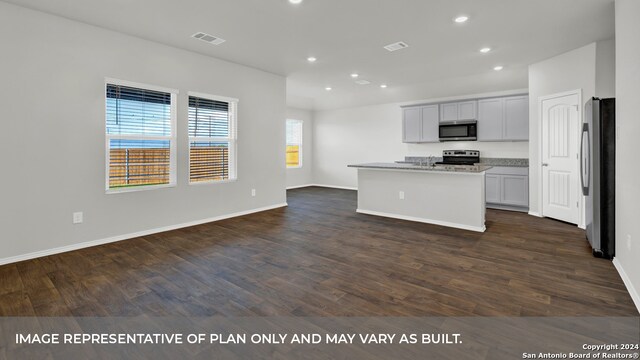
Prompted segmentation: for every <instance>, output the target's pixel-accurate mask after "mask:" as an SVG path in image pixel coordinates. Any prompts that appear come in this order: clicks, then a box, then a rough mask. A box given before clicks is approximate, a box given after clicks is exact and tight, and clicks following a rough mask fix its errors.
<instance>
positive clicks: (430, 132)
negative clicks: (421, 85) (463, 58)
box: [402, 95, 529, 143]
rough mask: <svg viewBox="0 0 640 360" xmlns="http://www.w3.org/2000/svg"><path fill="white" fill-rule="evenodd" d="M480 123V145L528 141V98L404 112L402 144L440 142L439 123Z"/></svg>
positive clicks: (405, 109) (431, 106) (420, 107)
mask: <svg viewBox="0 0 640 360" xmlns="http://www.w3.org/2000/svg"><path fill="white" fill-rule="evenodd" d="M458 120H477V121H478V141H527V140H529V97H528V96H527V95H519V96H508V97H500V98H489V99H478V100H476V99H473V100H465V101H458V102H449V103H442V104H429V105H415V106H407V107H403V108H402V142H405V143H425V142H438V141H439V124H440V122H447V121H458Z"/></svg>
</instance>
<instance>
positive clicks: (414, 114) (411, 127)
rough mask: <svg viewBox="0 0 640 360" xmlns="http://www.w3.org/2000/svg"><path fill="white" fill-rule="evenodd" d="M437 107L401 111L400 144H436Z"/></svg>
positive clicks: (427, 106) (430, 106)
mask: <svg viewBox="0 0 640 360" xmlns="http://www.w3.org/2000/svg"><path fill="white" fill-rule="evenodd" d="M438 124H439V111H438V105H425V106H416V107H408V108H403V109H402V142H405V143H421V142H438V141H439V135H438V131H439V129H438Z"/></svg>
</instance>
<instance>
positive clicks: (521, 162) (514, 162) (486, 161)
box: [480, 158, 529, 167]
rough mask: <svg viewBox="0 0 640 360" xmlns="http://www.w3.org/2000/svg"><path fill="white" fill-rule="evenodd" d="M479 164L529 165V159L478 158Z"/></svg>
mask: <svg viewBox="0 0 640 360" xmlns="http://www.w3.org/2000/svg"><path fill="white" fill-rule="evenodd" d="M480 165H487V166H510V167H529V159H515V158H480Z"/></svg>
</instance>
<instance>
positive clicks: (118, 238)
mask: <svg viewBox="0 0 640 360" xmlns="http://www.w3.org/2000/svg"><path fill="white" fill-rule="evenodd" d="M285 206H288V205H287V203H280V204H276V205H270V206H265V207H261V208H255V209H251V210H245V211H239V212H236V213H232V214H225V215H220V216H215V217H211V218H207V219H201V220H196V221H190V222H186V223H182V224H176V225H169V226H164V227H159V228H155V229H150V230H143V231H138V232H135V233H130V234H124V235H117V236H112V237H108V238H105V239H99V240H92V241H86V242H81V243H78V244H73V245H67V246H61V247H57V248H53V249H47V250H42V251H36V252H32V253H28V254H23V255H17V256H11V257H7V258H3V259H0V265H6V264H11V263H16V262H20V261H25V260H31V259H35V258H40V257H44V256H49V255H55V254H61V253H65V252H69V251H74V250H80V249H84V248H88V247H92V246H98V245H104V244H108V243H113V242H118V241H122V240H128V239H133V238H137V237H140V236H146V235H151V234H157V233H161V232H165V231H171V230H177V229H182V228H186V227H190V226H196V225H201V224H206V223H210V222H214V221H220V220H224V219H230V218H234V217H238V216H244V215H249V214H253V213H258V212H262V211H267V210H273V209H278V208H281V207H285Z"/></svg>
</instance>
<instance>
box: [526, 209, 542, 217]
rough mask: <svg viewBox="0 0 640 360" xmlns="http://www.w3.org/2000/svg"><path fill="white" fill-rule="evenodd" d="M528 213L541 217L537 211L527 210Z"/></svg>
mask: <svg viewBox="0 0 640 360" xmlns="http://www.w3.org/2000/svg"><path fill="white" fill-rule="evenodd" d="M529 215H531V216H535V217H539V218H541V217H542V215H541V214H540V213H539V212H535V211H529Z"/></svg>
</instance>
